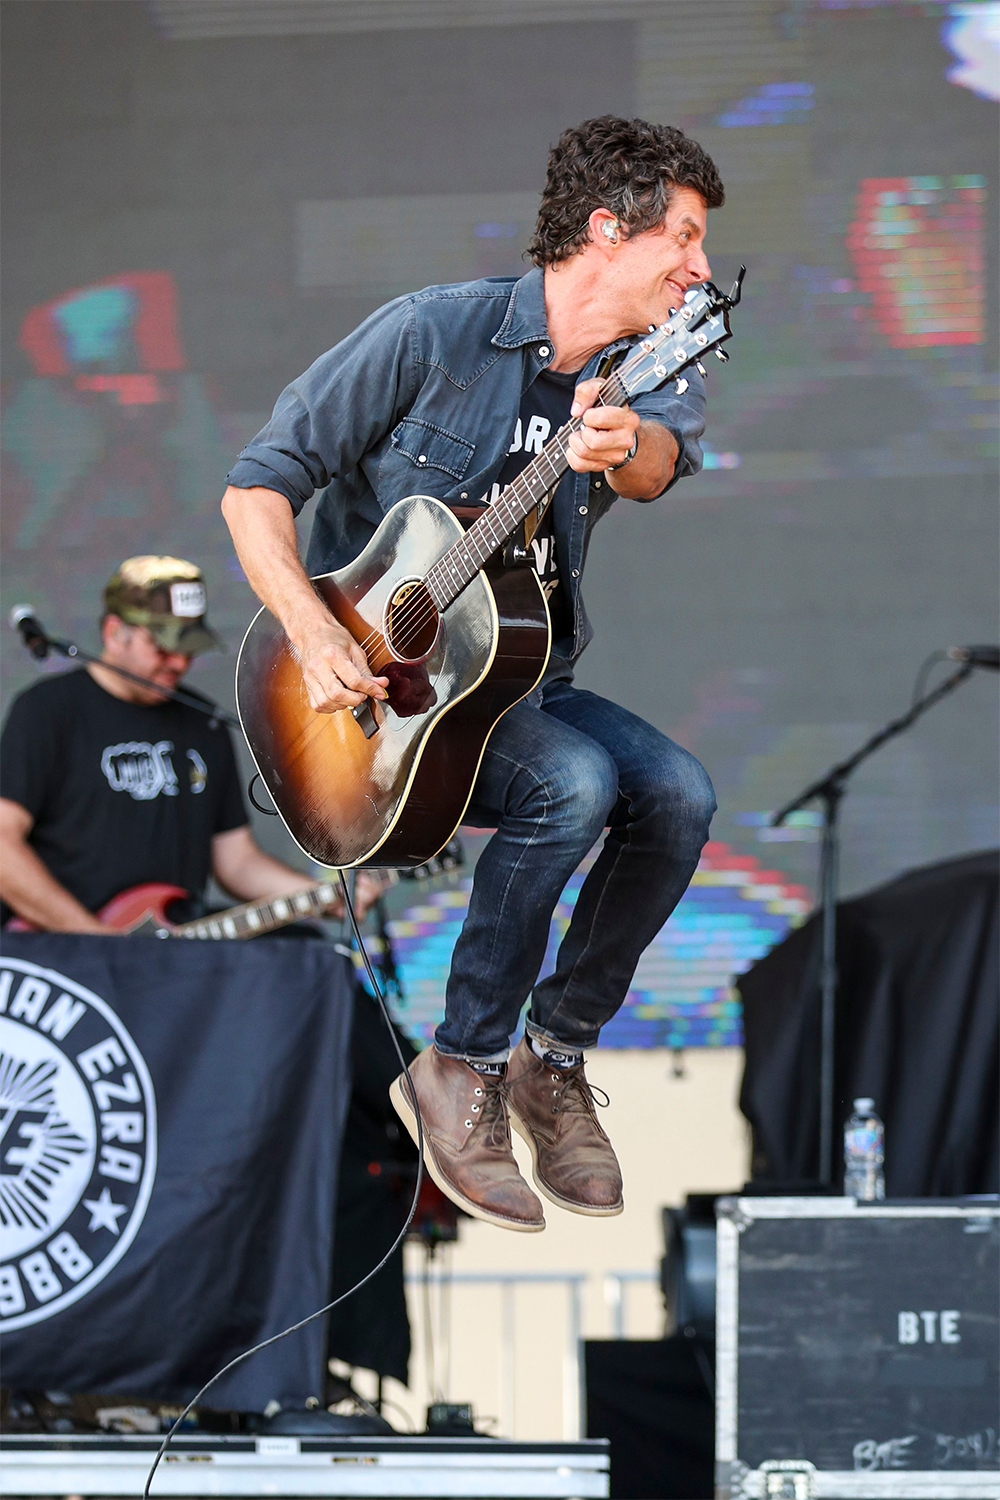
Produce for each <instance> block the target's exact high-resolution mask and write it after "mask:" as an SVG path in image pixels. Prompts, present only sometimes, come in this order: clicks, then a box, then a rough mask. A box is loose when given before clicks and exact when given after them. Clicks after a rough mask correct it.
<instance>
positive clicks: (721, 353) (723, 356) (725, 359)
mask: <svg viewBox="0 0 1000 1500" xmlns="http://www.w3.org/2000/svg"><path fill="white" fill-rule="evenodd" d="M715 357H716V359H720V360H721V361H722V363H723V364H724V365H726V364H728V363H729V355H728V354H727V353H726V351H725V349H716V351H715Z"/></svg>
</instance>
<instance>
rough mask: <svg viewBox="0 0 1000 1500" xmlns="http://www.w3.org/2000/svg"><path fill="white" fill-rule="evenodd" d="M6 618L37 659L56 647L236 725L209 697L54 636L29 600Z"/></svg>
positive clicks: (42, 659)
mask: <svg viewBox="0 0 1000 1500" xmlns="http://www.w3.org/2000/svg"><path fill="white" fill-rule="evenodd" d="M8 618H9V620H10V624H11V626H12V628H13V629H14V630H16V631H17V632H18V634H19V635H20V637H21V640H22V641H23V642H24V644H25V646H27V648H28V650H29V651H30V652H31V654H32V656H34V657H35V658H36V660H38V661H44V660H45V658H46V657H47V656H48V654H49V652H50V651H57V652H58V653H59V655H60V656H68V657H69V659H70V660H71V661H86V662H92V663H94V664H95V665H96V666H99V667H104V668H105V669H106V670H107V671H108V672H116V673H117V674H118V676H119V677H124V678H126V679H127V680H128V681H129V682H137V683H138V684H139V686H140V687H149V688H153V689H154V690H155V691H156V692H157V693H159V694H160V695H161V696H162V697H164V698H173V699H174V700H175V702H177V703H183V704H184V706H185V708H195V709H197V710H198V712H199V713H202V714H207V716H208V717H209V718H210V719H214V720H216V721H217V722H218V723H221V724H228V725H229V727H230V728H231V729H239V728H240V721H239V719H237V717H236V715H235V714H230V713H227V712H226V710H225V709H224V708H220V707H219V705H218V704H217V703H213V702H212V700H211V699H210V698H208V699H206V698H202V697H200V696H199V695H198V694H196V693H187V692H185V691H184V689H183V688H167V687H161V685H160V684H159V683H158V682H151V681H150V680H149V678H148V677H140V676H139V675H138V673H137V672H129V671H126V669H125V668H124V667H118V666H116V665H115V664H114V662H110V661H102V659H101V658H100V657H99V656H95V655H94V654H93V652H92V651H85V650H84V649H83V647H82V646H78V645H77V644H76V643H75V642H74V641H61V640H59V639H58V638H57V637H56V636H53V635H49V633H48V631H47V630H46V629H45V626H44V625H43V624H42V622H41V620H39V618H38V616H37V615H36V614H35V612H34V610H33V609H32V607H31V605H30V604H16V605H15V606H14V608H13V609H12V610H11V612H10V615H9V616H8Z"/></svg>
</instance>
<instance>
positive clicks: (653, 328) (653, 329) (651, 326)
mask: <svg viewBox="0 0 1000 1500" xmlns="http://www.w3.org/2000/svg"><path fill="white" fill-rule="evenodd" d="M649 331H650V333H655V332H656V324H655V323H650V325H649Z"/></svg>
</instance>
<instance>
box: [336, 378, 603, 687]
mask: <svg viewBox="0 0 1000 1500" xmlns="http://www.w3.org/2000/svg"><path fill="white" fill-rule="evenodd" d="M612 383H613V382H612V381H610V380H609V381H608V382H606V386H608V387H611V386H612ZM603 396H604V390H603V389H602V391H601V392H600V393H599V396H598V399H599V400H602V399H603ZM604 404H606V405H607V404H611V403H606V402H605V403H604ZM615 404H618V403H615ZM625 404H627V403H625ZM583 425H584V424H583V422H582V420H581V419H580V418H574V419H573V421H572V422H567V423H565V424H564V426H563V427H561V428H560V429H559V431H558V432H557V433H556V434H555V436H554V438H553V439H552V442H551V443H550V444H546V448H545V449H543V450H542V452H541V453H540V454H539V455H538V459H536V460H535V461H534V462H533V463H532V465H531V467H532V468H537V466H538V465H539V464H540V462H541V460H542V459H543V458H544V459H545V460H546V462H547V463H548V464H549V466H550V467H551V468H552V470H553V473H552V478H551V480H550V483H549V488H551V487H552V484H553V483H558V481H559V480H560V479H561V478H562V476H563V474H564V473H565V472H566V471H565V469H558V470H557V469H556V466H555V464H554V463H553V460H552V456H551V453H550V452H549V451H548V450H549V449H551V450H552V452H553V453H554V452H558V453H559V454H560V456H561V457H563V458H565V457H566V443H567V440H568V438H569V437H570V436H571V435H572V433H573V432H576V431H579V430H580V428H581V427H582V426H583ZM527 472H528V471H527V470H525V474H526V473H527ZM538 477H539V478H541V477H542V476H541V475H539V476H538ZM519 482H520V483H521V484H522V485H523V484H524V483H525V482H527V483H528V484H529V485H530V483H531V481H530V480H528V481H525V478H524V474H519V475H518V476H517V478H516V479H514V480H512V481H511V483H510V484H509V485H507V486H506V488H505V489H504V491H503V494H501V496H500V497H499V499H498V500H497V501H496V502H494V505H493V506H486V507H484V510H483V515H482V516H480V517H478V518H477V520H476V522H475V523H474V526H473V527H472V528H470V531H472V530H474V529H475V527H476V526H479V525H481V524H482V523H484V522H487V523H488V524H489V528H490V529H491V530H492V526H493V521H494V520H495V519H496V516H497V515H498V514H499V508H500V507H502V506H503V505H504V497H505V496H509V497H510V498H509V499H508V500H507V502H506V503H507V505H510V504H511V502H512V501H514V500H516V501H519V502H520V503H522V504H523V502H524V500H525V499H530V501H531V504H530V505H529V512H530V509H531V507H532V506H533V505H535V504H538V503H539V501H540V500H541V499H543V498H544V496H538V497H537V498H536V497H534V496H532V495H531V492H530V489H529V492H528V495H526V496H525V495H522V494H519V493H518V491H517V486H518V484H519ZM546 493H547V491H546ZM494 507H496V509H495V508H494ZM526 514H527V512H526ZM522 519H523V517H522ZM517 524H518V522H516V521H515V523H514V525H515V527H516V525H517ZM501 525H502V526H503V527H504V531H503V534H502V535H501V536H500V537H499V538H498V539H497V540H496V545H495V546H494V547H492V548H491V549H490V551H489V552H487V553H486V554H485V555H484V557H483V558H482V559H481V560H480V561H479V562H476V560H475V554H474V552H473V551H472V548H471V546H470V543H469V533H466V535H465V536H463V537H461V538H459V540H458V541H457V542H455V543H453V544H452V546H451V547H450V548H449V549H448V551H447V552H445V553H444V554H443V555H442V556H441V557H440V558H439V559H438V560H437V562H436V563H435V564H434V565H433V567H432V568H430V569H428V574H427V576H428V577H429V576H430V574H431V573H432V572H434V570H435V569H440V568H441V567H442V564H446V565H447V567H448V569H449V570H451V571H452V572H454V573H455V574H456V577H457V578H458V579H459V580H460V581H461V588H460V589H459V592H461V589H462V588H465V587H466V586H467V585H468V584H469V583H470V582H471V581H472V579H473V578H474V577H475V575H476V573H478V572H480V571H481V569H482V567H483V564H484V563H485V562H486V561H487V560H488V559H489V558H490V557H491V556H492V555H493V554H494V553H495V552H497V551H498V550H499V549H500V547H502V546H504V544H505V543H506V542H507V540H508V539H509V537H510V535H511V531H509V530H507V528H506V523H505V522H503V521H501ZM485 530H486V528H485V526H484V533H483V534H484V535H485ZM456 551H457V552H458V553H459V557H458V560H457V562H456V561H451V560H449V559H450V558H451V555H452V553H453V552H456ZM463 551H464V552H465V554H466V555H465V556H461V555H460V554H461V552H463ZM469 561H472V562H474V563H475V567H474V569H473V572H472V573H471V574H470V575H469V577H468V578H463V573H464V571H465V568H466V567H467V565H468V562H469ZM459 567H461V569H462V572H459V571H458V568H459ZM420 583H421V585H422V588H420V589H419V590H418V589H415V590H414V594H417V593H418V592H419V593H420V594H422V595H423V596H425V597H422V598H420V599H419V600H417V601H416V602H415V603H414V604H413V605H412V606H411V607H410V610H409V611H407V613H406V614H403V608H405V606H404V607H403V608H401V609H400V611H399V613H400V614H403V620H402V626H403V629H402V630H400V631H398V632H397V631H394V632H393V637H392V639H393V642H394V644H395V646H396V649H397V650H398V651H399V652H400V653H402V652H403V651H404V650H405V648H406V646H407V645H409V644H410V643H411V642H412V641H413V640H414V639H415V638H416V636H417V635H418V634H419V633H420V631H421V630H423V629H424V627H425V626H426V625H428V624H429V623H430V621H431V620H433V618H434V616H435V614H440V613H441V610H440V609H439V608H438V606H437V605H436V604H435V603H434V600H433V596H432V595H431V591H430V588H429V587H428V586H427V577H425V578H423V579H421V580H420ZM456 597H457V594H455V595H453V596H452V598H456ZM426 598H429V599H430V605H429V607H428V605H427V603H426V602H425V601H426ZM451 602H452V600H449V601H448V603H449V604H450V603H451ZM444 608H447V605H445V606H444ZM414 610H417V611H418V613H417V614H416V615H415V617H414V618H412V619H411V618H410V614H412V613H413V611H414ZM379 642H381V643H382V646H383V648H384V649H385V650H387V652H388V659H389V660H390V661H391V660H393V656H392V651H391V648H389V647H387V646H386V642H385V636H384V634H383V632H382V631H381V630H379V629H373V630H372V631H371V632H370V633H369V634H368V635H367V636H366V637H365V638H364V640H362V641H359V642H358V645H359V646H360V647H361V649H362V650H363V651H364V652H365V653H366V654H367V653H368V652H369V651H370V650H371V648H372V647H373V646H377V645H378V643H379ZM369 665H374V663H373V662H370V663H369ZM375 670H377V665H375Z"/></svg>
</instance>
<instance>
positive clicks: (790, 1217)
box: [716, 1198, 1000, 1500]
mask: <svg viewBox="0 0 1000 1500" xmlns="http://www.w3.org/2000/svg"><path fill="white" fill-rule="evenodd" d="M716 1207H717V1215H718V1252H717V1257H718V1258H717V1272H718V1276H717V1289H716V1290H717V1300H716V1495H717V1497H718V1500H723V1497H725V1500H734V1497H743V1496H746V1497H753V1500H777V1497H781V1500H812V1497H816V1500H821V1497H830V1500H833V1497H837V1500H840V1497H843V1500H848V1497H852V1500H862V1497H864V1500H869V1497H871V1500H875V1497H880V1496H887V1497H888V1496H893V1497H898V1500H905V1497H921V1500H953V1497H964V1500H1000V1459H998V1431H997V1429H998V1427H1000V1417H998V1413H1000V1383H998V1337H1000V1210H998V1208H997V1206H996V1200H995V1199H994V1200H992V1201H990V1202H986V1203H979V1202H975V1201H970V1200H951V1201H949V1202H926V1201H925V1202H922V1203H919V1204H918V1203H912V1202H911V1203H907V1202H899V1203H892V1202H889V1203H879V1204H859V1203H857V1202H856V1201H855V1200H854V1199H853V1198H722V1199H720V1200H719V1202H718V1204H717V1206H716Z"/></svg>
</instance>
